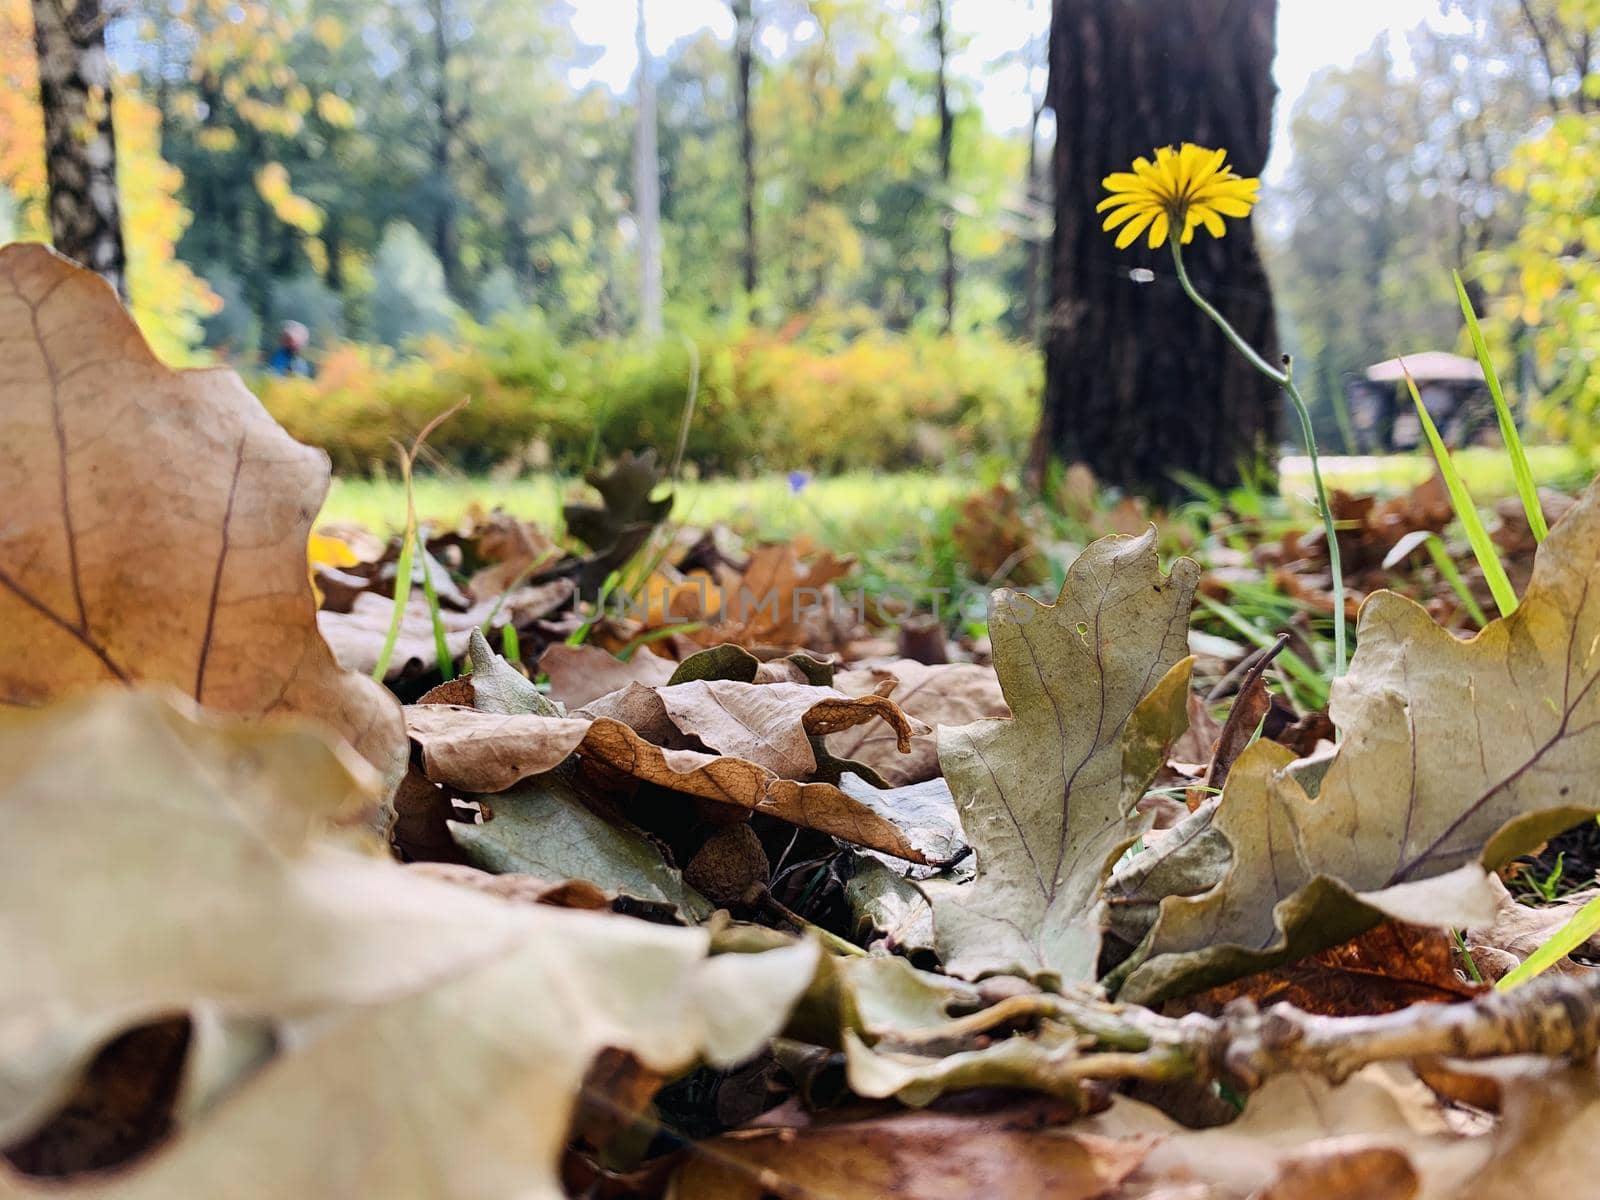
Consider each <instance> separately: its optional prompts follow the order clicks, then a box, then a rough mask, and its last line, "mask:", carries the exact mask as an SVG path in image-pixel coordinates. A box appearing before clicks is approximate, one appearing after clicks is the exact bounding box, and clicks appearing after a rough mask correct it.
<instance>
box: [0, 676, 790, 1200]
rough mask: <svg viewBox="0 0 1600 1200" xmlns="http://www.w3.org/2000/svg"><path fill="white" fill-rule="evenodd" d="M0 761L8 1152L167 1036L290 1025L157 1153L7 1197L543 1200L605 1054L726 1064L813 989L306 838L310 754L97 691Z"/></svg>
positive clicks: (288, 737)
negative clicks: (146, 1041)
mask: <svg viewBox="0 0 1600 1200" xmlns="http://www.w3.org/2000/svg"><path fill="white" fill-rule="evenodd" d="M0 742H3V744H0V751H3V753H0V771H4V775H3V776H0V815H3V819H4V825H5V828H6V831H7V835H6V837H5V838H4V839H0V890H3V893H4V894H3V895H0V954H3V955H4V958H5V962H6V963H7V970H6V971H5V972H3V973H0V1046H3V1047H4V1048H5V1054H4V1056H3V1057H0V1130H3V1131H4V1132H3V1133H0V1144H5V1145H10V1144H13V1143H14V1142H15V1141H16V1140H17V1139H18V1138H25V1137H27V1136H28V1134H30V1133H31V1132H32V1131H33V1130H35V1129H37V1128H39V1127H40V1126H41V1125H42V1123H43V1122H44V1121H45V1120H46V1119H47V1118H48V1116H49V1113H50V1109H51V1106H52V1102H53V1101H55V1100H59V1099H60V1098H61V1097H63V1096H64V1095H65V1094H66V1093H67V1092H68V1091H69V1090H70V1087H71V1085H72V1082H73V1077H74V1075H75V1073H76V1072H77V1071H78V1070H79V1069H81V1066H82V1063H83V1062H84V1061H85V1059H86V1057H87V1055H88V1053H89V1052H91V1051H92V1050H93V1049H94V1048H95V1047H96V1046H98V1045H99V1044H101V1043H102V1042H104V1041H105V1040H107V1039H108V1038H110V1037H113V1036H115V1035H116V1034H118V1033H119V1032H121V1031H122V1030H124V1029H127V1028H129V1027H132V1026H135V1025H139V1024H143V1023H146V1022H148V1021H150V1020H151V1019H152V1018H154V1017H155V1016H157V1015H159V1016H168V1015H172V1014H176V1013H184V1012H193V1011H220V1012H221V1013H223V1014H225V1015H227V1016H229V1017H231V1018H236V1019H239V1020H244V1021H249V1020H273V1021H287V1022H292V1023H294V1025H295V1028H296V1036H293V1037H291V1038H289V1039H287V1040H286V1041H285V1043H284V1045H283V1047H282V1049H281V1051H280V1053H278V1054H277V1056H276V1057H275V1058H274V1059H273V1060H272V1061H271V1062H270V1063H268V1064H267V1065H266V1066H265V1067H263V1068H262V1069H260V1070H258V1071H256V1072H254V1073H253V1074H250V1075H248V1076H246V1077H243V1078H240V1079H237V1080H236V1081H235V1082H234V1085H233V1087H232V1088H231V1090H229V1091H228V1092H227V1093H226V1094H225V1095H223V1096H222V1097H221V1098H220V1099H219V1100H217V1101H216V1102H215V1103H213V1104H211V1105H210V1106H209V1107H206V1108H205V1109H203V1110H202V1111H200V1112H198V1113H194V1114H192V1115H191V1119H190V1120H189V1121H188V1123H187V1124H186V1125H185V1126H184V1127H182V1128H181V1129H180V1130H179V1131H178V1132H177V1133H176V1135H175V1136H174V1137H173V1138H172V1140H171V1141H169V1142H168V1143H167V1144H166V1145H164V1146H163V1147H162V1148H161V1149H160V1150H159V1151H158V1152H157V1153H155V1154H152V1155H150V1156H148V1157H145V1158H143V1159H141V1160H139V1161H137V1162H135V1163H134V1164H133V1165H131V1166H130V1167H129V1168H128V1169H126V1170H123V1171H119V1172H116V1173H115V1174H111V1175H107V1176H101V1177H97V1178H95V1179H94V1180H92V1181H90V1182H87V1183H84V1184H83V1185H81V1186H71V1187H65V1188H56V1187H50V1186H45V1185H40V1184H36V1183H32V1182H30V1181H25V1180H23V1179H21V1178H19V1177H17V1176H15V1175H12V1174H10V1173H9V1172H8V1171H6V1170H5V1169H4V1168H3V1167H0V1196H5V1197H8V1198H9V1197H33V1196H50V1197H54V1198H56V1200H60V1198H61V1197H67V1198H69V1200H70V1198H76V1197H113V1196H115V1197H122V1198H142V1197H149V1198H151V1200H156V1198H160V1200H166V1198H168V1197H174V1196H228V1197H237V1198H239V1200H256V1198H260V1200H268V1198H273V1200H275V1198H277V1197H283V1196H294V1197H299V1198H304V1200H318V1198H323V1197H326V1198H327V1200H344V1198H346V1197H352V1196H383V1197H391V1198H395V1200H439V1198H444V1197H461V1198H462V1200H495V1198H497V1197H504V1198H506V1200H512V1198H513V1197H514V1198H516V1200H524V1198H526V1197H537V1198H545V1197H548V1198H550V1200H555V1198H556V1197H559V1196H561V1194H562V1192H561V1189H560V1186H559V1183H558V1180H557V1172H556V1167H557V1163H558V1161H559V1157H560V1154H561V1151H562V1147H563V1145H564V1143H565V1141H566V1136H567V1129H568V1127H569V1124H570V1120H571V1117H572V1114H573V1112H574V1109H575V1104H576V1100H577V1097H578V1093H579V1089H580V1088H581V1087H582V1086H583V1082H584V1079H585V1077H586V1073H587V1072H588V1069H589V1067H590V1064H591V1063H592V1061H593V1060H594V1058H595V1056H596V1055H597V1054H598V1053H599V1052H600V1051H601V1050H603V1049H605V1048H607V1047H615V1048H617V1049H619V1050H622V1051H625V1052H628V1053H631V1054H632V1055H634V1056H635V1057H636V1058H637V1059H638V1060H639V1061H640V1062H641V1063H643V1064H644V1065H645V1066H646V1067H647V1068H649V1069H651V1070H655V1071H659V1072H661V1073H662V1074H664V1075H672V1074H676V1073H678V1072H680V1071H682V1070H684V1069H686V1068H687V1067H689V1066H691V1065H692V1064H694V1063H695V1062H697V1061H707V1062H709V1063H711V1064H713V1065H716V1066H721V1067H727V1066H730V1065H732V1064H734V1063H736V1062H739V1061H742V1060H743V1059H745V1058H747V1057H748V1056H749V1055H751V1054H752V1053H754V1052H755V1051H756V1050H757V1049H759V1048H760V1047H761V1046H762V1045H763V1044H764V1043H765V1042H766V1040H767V1039H768V1038H769V1037H771V1036H772V1035H773V1034H774V1033H776V1032H777V1031H778V1029H779V1028H780V1027H781V1025H782V1023H783V1021H784V1019H785V1016H786V1014H787V1012H788V1010H789V1008H790V1007H791V1006H792V1005H793V1003H794V1002H795V1001H796V1000H797V998H798V997H799V996H800V994H801V993H802V992H803V991H804V990H805V988H806V987H807V986H808V984H809V982H810V980H811V978H812V976H813V974H814V972H815V970H816V966H817V961H818V951H817V949H816V947H815V946H813V945H811V944H808V943H803V942H802V943H790V944H789V945H787V946H783V947H780V948H777V949H773V950H768V951H766V952H763V953H752V954H728V955H722V956H719V957H715V958H708V952H709V949H710V938H709V936H708V935H707V934H706V933H705V932H703V931H699V930H684V929H675V928H667V927H663V926H658V925H654V924H650V923H647V922H642V921H636V920H632V919H629V918H624V917H618V916H613V915H611V914H600V913H589V912H573V911H567V910H560V909H554V908H549V907H546V906H543V905H528V904H523V903H516V902H508V901H504V900H498V899H495V898H493V897H490V896H487V895H483V894H480V893H478V892H475V891H472V890H470V889H467V888H462V887H458V886H455V885H452V884H446V883H440V882H437V881H434V880H429V879H426V878H423V877H422V876H420V875H419V874H417V873H416V872H415V871H413V870H410V869H408V868H405V867H402V866H399V865H398V864H395V863H392V862H387V861H384V860H382V859H379V858H375V857H373V856H371V855H368V854H364V853H358V852H355V851H352V850H350V849H346V848H344V847H343V846H342V845H337V844H333V843H329V842H326V841H321V840H316V839H313V838H312V837H310V836H309V833H310V828H311V825H312V823H313V821H314V820H315V819H316V818H319V817H320V816H321V815H322V812H323V810H336V809H338V808H340V807H342V806H343V805H344V804H346V803H348V802H349V800H350V799H351V797H350V795H349V793H350V792H351V791H352V790H360V789H356V788H354V785H353V784H352V783H351V782H350V780H351V778H352V775H351V772H350V770H349V762H350V761H353V756H351V755H349V753H348V751H341V750H340V749H339V748H337V747H335V746H333V745H332V744H330V743H329V742H328V741H327V740H325V739H323V738H322V737H321V736H320V735H314V734H311V733H309V732H307V731H306V730H303V729H282V728H277V727H272V726H269V725H265V724H264V725H261V726H258V727H249V728H241V727H240V726H239V723H238V722H229V723H227V724H223V723H220V722H218V721H216V720H202V719H198V718H196V717H195V716H193V715H190V714H186V713H182V712H177V711H174V710H173V709H171V708H170V707H168V706H166V705H164V704H162V703H161V702H159V701H157V700H155V699H153V698H152V697H150V696H148V695H145V694H140V693H136V692H128V691H113V692H101V693H98V694H96V695H93V696H87V697H81V698H75V699H73V700H69V701H67V702H65V703H63V704H62V705H58V706H55V707H52V708H47V709H37V710H29V711H27V712H11V713H5V714H3V715H0ZM356 775H364V776H365V777H366V783H367V784H369V785H370V784H371V782H372V780H371V771H370V768H367V767H365V766H364V765H361V766H360V768H359V771H357V772H356ZM308 806H310V807H308ZM180 884H181V886H178V885H180Z"/></svg>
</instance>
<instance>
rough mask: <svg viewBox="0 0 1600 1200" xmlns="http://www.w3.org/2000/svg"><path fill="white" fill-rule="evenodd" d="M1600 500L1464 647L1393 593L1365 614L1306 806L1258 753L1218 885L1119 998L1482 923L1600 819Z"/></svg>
mask: <svg viewBox="0 0 1600 1200" xmlns="http://www.w3.org/2000/svg"><path fill="white" fill-rule="evenodd" d="M1597 579H1600V490H1597V488H1596V486H1595V485H1591V486H1590V488H1589V490H1588V491H1587V492H1586V493H1585V494H1584V496H1583V498H1582V499H1581V500H1580V501H1579V502H1578V503H1577V504H1576V505H1574V506H1573V508H1572V509H1571V510H1570V511H1569V512H1568V513H1567V515H1566V516H1565V517H1564V518H1563V519H1562V520H1561V521H1560V522H1559V523H1558V524H1557V525H1556V526H1555V528H1554V529H1552V530H1551V533H1550V537H1549V538H1548V539H1547V540H1546V541H1545V543H1544V544H1543V545H1542V546H1541V547H1540V548H1539V552H1538V556H1537V558H1536V559H1535V562H1534V571H1533V578H1532V581H1531V582H1530V584H1529V586H1528V590H1527V593H1526V594H1525V595H1524V597H1523V599H1522V603H1521V605H1520V606H1519V607H1518V609H1517V611H1516V612H1515V613H1513V614H1512V615H1511V616H1509V617H1505V618H1502V619H1500V620H1496V621H1492V622H1490V623H1489V625H1487V626H1486V627H1485V628H1484V629H1483V631H1482V632H1481V633H1479V634H1478V635H1477V636H1476V637H1474V638H1473V639H1471V640H1470V641H1461V640H1459V639H1457V638H1456V637H1454V636H1453V635H1451V634H1450V633H1449V632H1448V631H1447V630H1444V629H1441V628H1440V627H1439V626H1438V625H1437V624H1435V623H1434V621H1433V620H1432V618H1430V617H1429V616H1428V614H1427V612H1426V610H1424V609H1423V608H1422V607H1420V606H1419V605H1417V604H1415V603H1413V602H1412V601H1410V600H1407V599H1405V598H1404V597H1401V596H1398V595H1395V594H1393V593H1389V592H1379V593H1376V594H1375V595H1373V596H1372V597H1371V598H1370V599H1369V600H1368V601H1367V603H1366V604H1365V605H1363V606H1362V610H1361V624H1360V631H1359V632H1360V645H1359V648H1358V650H1357V651H1356V654H1355V657H1354V658H1353V659H1352V661H1351V664H1350V672H1349V674H1348V675H1346V676H1345V677H1344V678H1343V679H1340V680H1335V682H1334V686H1333V697H1332V704H1331V706H1330V713H1331V715H1332V717H1333V720H1334V723H1335V724H1336V725H1337V726H1338V727H1339V729H1340V730H1341V732H1342V733H1343V735H1344V740H1343V742H1342V743H1341V745H1340V747H1339V750H1338V752H1337V754H1336V755H1335V756H1334V758H1333V760H1332V763H1331V765H1329V766H1328V768H1327V772H1326V774H1325V775H1324V776H1323V778H1322V782H1321V786H1320V788H1319V789H1318V790H1317V793H1316V795H1315V797H1313V796H1312V795H1310V794H1308V789H1307V787H1306V786H1304V785H1303V784H1302V783H1301V781H1300V769H1299V768H1297V767H1294V766H1291V761H1290V755H1289V752H1288V751H1286V750H1284V749H1283V748H1282V747H1280V746H1276V745H1273V744H1272V743H1264V742H1258V743H1257V744H1256V745H1254V746H1252V747H1251V748H1250V749H1249V750H1248V751H1246V753H1245V754H1244V755H1243V756H1242V757H1241V758H1240V759H1239V762H1238V763H1237V764H1236V765H1235V767H1234V769H1233V773H1232V774H1231V775H1230V776H1229V779H1228V786H1227V790H1226V794H1225V795H1224V797H1223V800H1222V803H1221V805H1220V807H1219V808H1218V809H1217V815H1216V817H1215V821H1214V827H1215V828H1217V829H1220V830H1222V831H1223V833H1224V834H1225V835H1226V837H1227V840H1228V842H1229V843H1230V845H1231V847H1232V851H1233V862H1232V864H1231V865H1230V867H1229V868H1228V871H1227V873H1226V874H1225V875H1224V877H1223V879H1222V880H1221V882H1220V883H1218V884H1217V885H1216V887H1215V888H1213V889H1212V890H1211V891H1209V892H1207V893H1206V894H1205V895H1202V896H1198V897H1195V898H1178V897H1173V898H1169V899H1167V900H1164V901H1163V902H1162V905H1161V912H1160V916H1159V917H1158V920H1157V926H1156V929H1155V932H1154V935H1153V942H1152V944H1151V946H1150V951H1151V957H1150V958H1149V959H1148V960H1147V961H1145V962H1144V963H1143V964H1141V965H1140V966H1139V967H1138V968H1137V970H1135V971H1134V972H1133V974H1132V975H1131V976H1130V977H1129V979H1128V982H1127V985H1126V987H1125V988H1124V990H1123V992H1122V995H1123V997H1124V998H1127V999H1134V1000H1140V1001H1145V1002H1148V1001H1149V1000H1151V999H1154V998H1158V997H1165V996H1171V995H1176V994H1178V993H1180V992H1182V991H1185V990H1194V989H1195V988H1197V987H1206V986H1212V985H1214V984H1218V983H1223V982H1226V981H1227V980H1228V979H1232V978H1236V977H1238V976H1239V975H1243V974H1249V973H1251V972H1253V971H1257V970H1264V969H1266V968H1268V967H1271V966H1275V965H1277V964H1278V963H1281V962H1286V961H1292V960H1293V959H1295V958H1299V957H1301V956H1302V955H1305V954H1309V953H1313V952H1315V951H1317V950H1320V949H1322V948H1324V947H1326V946H1329V945H1333V944H1336V943H1337V942H1341V941H1344V940H1345V939H1347V938H1349V937H1353V936H1354V935H1355V934H1357V933H1360V932H1361V931H1362V930H1364V929H1367V928H1370V927H1371V926H1372V925H1375V924H1376V923H1377V922H1378V921H1380V920H1381V919H1382V918H1383V917H1385V916H1389V917H1393V918H1395V919H1397V920H1402V921H1409V922H1411V923H1413V924H1421V925H1436V926H1441V927H1445V928H1464V927H1475V926H1485V925H1490V924H1492V923H1493V921H1494V918H1495V914H1496V912H1497V910H1498V899H1499V898H1498V896H1497V894H1496V891H1495V889H1494V887H1493V885H1492V883H1491V881H1490V876H1489V874H1488V872H1489V871H1491V870H1493V869H1495V868H1496V867H1499V866H1501V865H1503V864H1504V863H1506V862H1508V861H1510V860H1511V859H1512V858H1515V857H1516V856H1517V855H1519V854H1524V853H1527V852H1528V851H1530V850H1532V849H1533V848H1534V847H1536V846H1538V845H1539V844H1540V843H1541V842H1543V841H1544V840H1546V839H1547V838H1549V837H1551V836H1553V835H1555V834H1557V833H1559V832H1561V831H1562V830H1564V829H1567V828H1570V827H1571V826H1573V825H1575V824H1577V823H1578V822H1579V821H1581V820H1583V819H1584V818H1585V817H1587V816H1590V815H1592V814H1593V813H1595V812H1596V811H1597V810H1600V797H1597V796H1596V795H1595V793H1594V788H1593V780H1594V778H1595V775H1596V773H1597V772H1600V586H1595V581H1596V580H1597Z"/></svg>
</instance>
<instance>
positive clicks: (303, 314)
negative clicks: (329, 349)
mask: <svg viewBox="0 0 1600 1200" xmlns="http://www.w3.org/2000/svg"><path fill="white" fill-rule="evenodd" d="M285 321H299V322H300V323H301V324H302V325H304V326H305V327H306V328H307V329H309V330H310V331H311V345H312V346H313V347H314V348H316V349H317V350H321V349H322V348H323V347H326V346H331V345H333V344H334V343H336V342H338V341H339V340H340V338H342V337H343V336H344V332H345V320H344V302H343V301H342V300H341V299H340V298H339V296H338V294H337V293H336V292H334V290H333V289H332V288H330V287H329V286H328V285H327V284H325V283H323V282H322V280H320V279H318V278H317V277H316V276H315V275H314V274H312V273H311V272H310V271H305V272H303V273H301V274H299V275H296V276H294V277H292V278H290V279H280V280H275V281H274V282H273V284H272V303H271V309H270V316H269V319H268V322H267V329H268V332H269V333H271V334H273V335H276V334H277V331H278V330H279V329H281V328H282V327H283V323H284V322H285Z"/></svg>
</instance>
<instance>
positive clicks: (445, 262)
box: [428, 0, 465, 300]
mask: <svg viewBox="0 0 1600 1200" xmlns="http://www.w3.org/2000/svg"><path fill="white" fill-rule="evenodd" d="M446 2H447V0H430V3H429V6H428V8H429V12H428V15H429V16H430V17H431V18H432V20H433V59H434V64H433V65H434V81H433V104H434V108H435V110H436V112H435V117H436V120H437V125H436V129H435V134H434V140H433V171H434V178H435V184H436V186H437V187H438V189H439V207H438V210H437V211H436V212H435V213H434V217H433V252H434V254H435V255H436V256H437V257H438V259H439V265H440V266H441V267H443V268H444V283H445V287H446V289H447V290H448V291H449V292H450V294H451V295H452V296H454V297H456V298H457V299H458V300H459V299H461V298H462V296H463V295H464V294H465V289H464V285H463V281H462V278H461V233H460V230H459V229H458V228H457V226H456V189H455V175H454V173H453V172H454V167H455V161H454V160H455V140H456V129H457V126H458V125H459V124H460V114H459V113H458V112H457V111H455V110H454V109H452V108H451V106H450V30H449V26H448V24H447V23H446V22H447V19H448V15H449V14H448V13H447V12H446Z"/></svg>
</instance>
